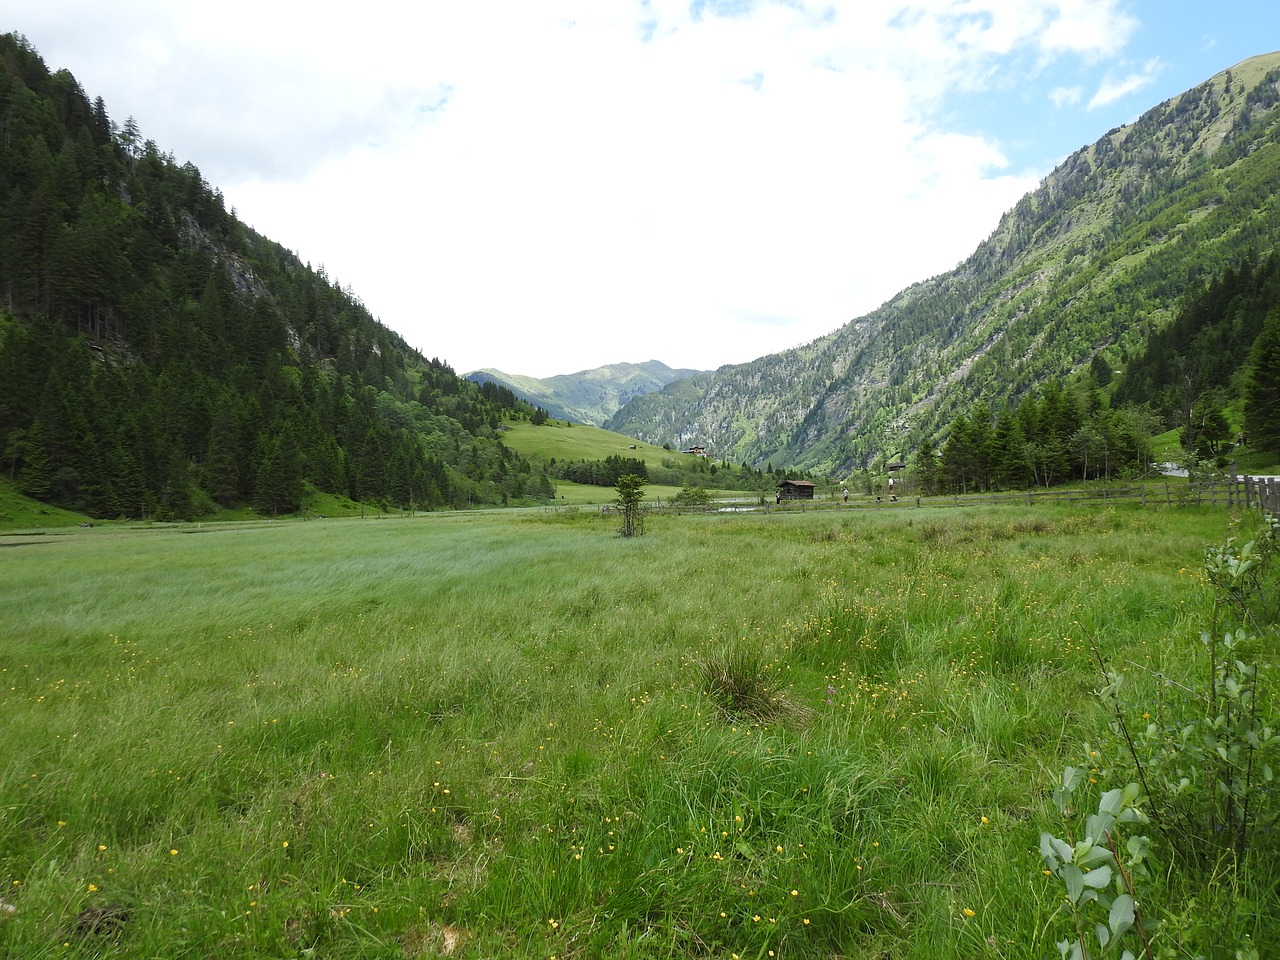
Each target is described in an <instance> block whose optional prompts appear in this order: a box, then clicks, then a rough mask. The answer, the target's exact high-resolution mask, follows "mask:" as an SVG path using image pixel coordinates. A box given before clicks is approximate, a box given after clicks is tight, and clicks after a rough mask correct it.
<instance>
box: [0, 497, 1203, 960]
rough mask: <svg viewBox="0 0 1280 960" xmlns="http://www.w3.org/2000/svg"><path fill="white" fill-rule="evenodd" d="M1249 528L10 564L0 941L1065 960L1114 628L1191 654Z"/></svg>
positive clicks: (883, 526) (1007, 513) (1168, 516)
mask: <svg viewBox="0 0 1280 960" xmlns="http://www.w3.org/2000/svg"><path fill="white" fill-rule="evenodd" d="M1225 526H1226V517H1225V516H1224V515H1223V514H1221V513H1220V512H1210V511H1204V512H1201V511H1196V510H1182V511H1177V512H1141V511H1138V510H1126V509H1119V510H1109V511H1105V512H1093V513H1079V512H1071V511H1068V510H1065V509H1057V508H1036V509H1035V511H1034V512H1032V511H1029V510H1023V509H1022V508H1014V507H1004V508H999V509H998V510H989V511H984V510H978V509H975V510H967V509H965V510H947V511H937V512H931V511H928V510H922V511H910V512H907V511H904V512H901V513H892V512H888V511H886V512H882V513H877V514H875V515H860V516H856V517H850V518H846V519H842V520H840V521H839V522H837V523H835V524H834V525H833V523H832V521H831V519H830V517H829V516H820V515H816V514H808V515H806V514H796V515H777V514H774V515H771V516H748V515H736V516H732V517H720V516H708V517H654V518H651V519H650V522H649V524H648V526H647V528H646V529H647V532H646V535H645V536H644V537H642V538H635V539H633V540H623V539H620V538H618V537H617V536H616V535H615V529H614V527H615V522H614V521H613V520H612V519H610V518H601V517H599V516H597V515H594V514H591V513H586V512H584V513H582V514H576V515H575V514H529V515H525V516H523V517H516V516H513V515H510V514H506V515H467V516H457V517H435V516H433V517H425V518H416V519H403V520H379V521H368V522H363V523H362V522H359V521H321V522H314V523H305V524H301V523H295V524H262V525H245V526H242V527H235V528H213V529H206V530H204V531H203V532H200V528H188V529H187V530H165V531H154V530H139V531H128V530H102V529H95V530H90V531H74V532H72V533H67V534H63V535H57V536H49V537H45V538H41V539H42V540H44V541H47V542H45V543H42V544H41V545H38V546H26V545H23V546H14V547H8V548H3V549H0V584H2V587H0V589H2V590H3V600H4V602H3V605H0V637H3V644H2V646H0V716H3V718H4V723H3V728H2V730H0V902H2V903H3V904H5V907H3V908H0V955H4V954H5V952H6V951H7V953H8V955H12V956H15V957H46V956H49V957H52V956H58V957H66V956H86V957H87V956H98V955H104V954H108V953H109V954H110V955H113V956H120V957H139V958H141V957H154V956H165V957H181V956H192V957H207V956H220V957H221V956H227V957H236V956H244V957H250V956H252V957H260V956H268V957H273V956H278V957H291V956H304V955H307V956H323V957H326V958H330V957H332V958H344V957H351V958H356V957H360V958H365V957H430V956H442V955H452V956H466V957H492V956H498V955H503V956H524V957H548V956H552V955H554V956H557V957H592V956H631V957H688V956H731V955H735V954H736V955H738V956H741V957H747V956H751V957H756V956H769V955H770V951H772V955H773V956H776V957H822V958H826V957H836V956H879V955H882V954H886V953H891V954H892V955H893V956H894V957H895V958H935V957H937V958H941V957H948V958H950V957H987V956H1036V955H1044V954H1046V953H1048V952H1051V951H1052V950H1053V948H1052V946H1051V944H1050V943H1049V941H1048V940H1047V939H1046V930H1047V928H1048V927H1047V924H1048V918H1049V917H1050V916H1051V915H1052V913H1053V911H1054V909H1055V907H1056V902H1055V900H1054V895H1055V894H1054V891H1053V889H1052V888H1051V887H1050V886H1049V884H1048V883H1047V882H1046V883H1043V884H1041V883H1040V882H1039V881H1040V879H1042V878H1041V873H1040V868H1039V863H1038V856H1037V854H1036V852H1035V850H1036V844H1037V837H1038V834H1039V831H1040V829H1042V819H1043V818H1044V817H1045V816H1047V815H1048V813H1047V811H1048V809H1049V806H1048V803H1047V799H1046V789H1047V788H1048V786H1049V784H1051V782H1052V774H1051V773H1049V772H1048V771H1051V770H1053V769H1055V768H1056V767H1057V766H1059V765H1060V764H1061V763H1062V761H1063V760H1064V758H1069V757H1072V756H1074V755H1075V753H1076V752H1077V751H1079V750H1080V749H1081V744H1082V743H1083V742H1084V741H1086V740H1091V739H1096V737H1097V736H1098V734H1099V732H1100V731H1104V730H1105V729H1106V726H1107V717H1106V715H1105V712H1104V711H1103V709H1102V708H1101V707H1100V706H1099V705H1098V703H1097V701H1096V699H1095V698H1094V697H1093V696H1092V693H1091V691H1092V689H1093V688H1094V687H1096V685H1097V679H1096V665H1095V664H1094V662H1093V661H1092V659H1091V654H1090V651H1089V641H1090V640H1094V641H1096V642H1098V643H1100V644H1104V645H1106V646H1108V648H1109V650H1110V652H1111V655H1112V656H1115V657H1117V658H1125V659H1127V660H1131V661H1133V662H1135V663H1139V664H1143V665H1150V666H1151V668H1152V669H1157V668H1158V669H1161V670H1166V671H1171V672H1175V673H1176V671H1178V670H1180V669H1183V668H1184V667H1185V668H1189V666H1190V665H1191V664H1192V663H1193V662H1194V649H1193V648H1194V647H1195V646H1196V645H1197V644H1198V639H1197V638H1198V629H1199V624H1200V622H1201V621H1202V620H1203V618H1204V615H1205V612H1206V609H1207V604H1208V602H1209V599H1208V591H1207V590H1206V587H1205V584H1204V583H1203V580H1202V578H1201V577H1200V576H1199V574H1198V570H1199V567H1198V558H1199V554H1200V551H1201V550H1202V548H1203V547H1204V546H1205V545H1206V544H1208V543H1211V542H1213V541H1215V540H1217V539H1218V538H1220V537H1221V535H1222V532H1223V530H1224V529H1225ZM733 684H745V686H741V687H732V685H733ZM726 685H729V688H730V689H731V692H730V694H729V696H728V698H726V696H725V689H726ZM756 696H759V697H762V699H752V697H756ZM108 910H109V911H111V912H110V913H108V914H103V913H101V912H102V911H108ZM94 911H98V913H94ZM104 915H105V916H107V917H109V918H110V922H101V923H95V922H94V918H95V917H100V916H104Z"/></svg>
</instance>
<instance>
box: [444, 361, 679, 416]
mask: <svg viewBox="0 0 1280 960" xmlns="http://www.w3.org/2000/svg"><path fill="white" fill-rule="evenodd" d="M697 372H698V371H696V370H673V369H671V367H668V366H667V365H666V364H665V363H662V362H661V361H659V360H649V361H646V362H645V363H610V364H607V365H605V366H603V367H595V368H593V369H591V370H580V371H578V372H577V373H565V374H559V375H557V376H554V377H547V378H545V379H538V378H537V377H526V376H521V375H519V374H509V373H503V372H502V371H501V370H491V369H485V370H476V371H474V372H472V373H469V374H467V379H468V380H473V381H475V382H476V383H486V382H491V383H496V384H498V385H500V386H504V387H507V388H508V389H510V390H511V392H512V393H514V394H515V395H516V396H517V397H519V398H520V399H522V400H527V401H528V402H529V403H532V404H534V405H535V406H539V407H542V409H544V410H545V411H546V412H547V413H548V414H549V415H550V416H552V417H555V418H556V419H558V420H573V421H576V422H577V423H589V424H591V425H592V426H599V425H600V424H602V423H604V422H605V421H606V420H608V419H609V418H610V417H611V416H613V415H614V414H615V413H617V412H618V410H619V409H620V408H621V407H624V406H626V404H627V403H629V402H630V401H631V400H633V399H634V398H636V397H641V396H644V395H645V394H649V393H654V392H655V391H658V390H661V389H662V388H663V387H665V386H666V385H667V384H669V383H672V382H674V381H676V380H681V379H684V378H686V377H691V376H694V375H695V374H696V373H697Z"/></svg>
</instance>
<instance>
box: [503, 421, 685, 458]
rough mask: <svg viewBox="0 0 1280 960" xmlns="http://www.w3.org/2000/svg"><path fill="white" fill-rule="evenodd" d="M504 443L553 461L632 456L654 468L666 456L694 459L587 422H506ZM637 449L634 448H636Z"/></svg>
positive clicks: (531, 455)
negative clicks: (540, 424)
mask: <svg viewBox="0 0 1280 960" xmlns="http://www.w3.org/2000/svg"><path fill="white" fill-rule="evenodd" d="M504 426H505V427H506V430H505V432H504V433H503V434H502V440H503V443H505V444H506V445H507V446H508V447H510V448H511V449H512V450H514V451H516V452H517V453H518V454H520V455H521V456H524V457H543V458H545V459H547V460H550V459H551V458H552V457H555V458H556V459H557V460H603V459H604V458H605V457H614V456H620V457H632V458H634V459H636V460H643V461H644V462H645V464H646V466H648V467H650V468H655V467H659V466H661V465H662V461H663V458H667V459H670V458H672V457H677V458H680V459H687V460H689V461H692V460H693V459H694V457H693V456H692V455H691V454H684V453H674V452H672V451H671V450H668V449H666V448H664V447H660V446H655V445H654V444H651V443H645V442H644V441H643V440H635V439H633V438H631V437H627V436H623V435H622V434H620V433H614V432H612V431H610V430H604V429H602V428H600V427H592V426H587V425H583V424H569V423H566V422H565V421H563V420H551V421H548V422H547V423H545V424H543V425H542V426H536V427H535V426H534V425H533V424H531V423H529V422H528V421H527V420H519V421H515V422H509V423H506V424H504ZM633 448H634V449H633Z"/></svg>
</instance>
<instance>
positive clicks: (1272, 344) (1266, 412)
mask: <svg viewBox="0 0 1280 960" xmlns="http://www.w3.org/2000/svg"><path fill="white" fill-rule="evenodd" d="M1244 426H1245V434H1246V437H1247V439H1248V441H1249V444H1250V446H1252V447H1254V448H1255V449H1258V450H1265V451H1267V452H1268V453H1273V454H1277V455H1280V310H1273V311H1272V312H1271V314H1270V315H1269V316H1268V317H1267V320H1266V322H1265V323H1264V324H1263V327H1262V332H1261V333H1260V334H1259V335H1258V339H1257V340H1256V341H1254V344H1253V351H1252V352H1251V353H1250V355H1249V379H1248V381H1247V383H1246V385H1245V399H1244Z"/></svg>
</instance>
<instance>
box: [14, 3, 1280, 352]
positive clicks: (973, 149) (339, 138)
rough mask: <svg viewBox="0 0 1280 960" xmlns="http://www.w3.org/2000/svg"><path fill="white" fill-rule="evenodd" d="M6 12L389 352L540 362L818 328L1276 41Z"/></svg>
mask: <svg viewBox="0 0 1280 960" xmlns="http://www.w3.org/2000/svg"><path fill="white" fill-rule="evenodd" d="M6 6H7V7H8V10H7V12H6V13H5V14H4V15H3V16H2V18H0V30H4V31H9V30H12V31H16V32H18V33H21V34H24V35H25V36H26V37H27V39H28V40H29V41H30V42H31V43H32V45H33V46H34V47H35V48H36V49H37V51H39V53H40V54H41V56H42V57H43V58H44V60H45V62H46V64H47V65H48V66H49V68H50V69H52V70H58V69H61V68H66V69H68V70H70V71H71V72H72V73H73V74H74V75H75V76H76V78H77V79H78V80H79V81H80V84H81V86H82V87H83V88H84V90H85V93H86V94H87V95H88V96H89V98H90V99H93V98H94V97H98V96H101V97H102V98H103V99H104V100H105V101H106V105H107V109H108V112H109V113H110V115H111V117H112V119H113V120H114V121H115V122H116V123H123V122H124V121H125V119H126V118H128V117H130V116H132V117H133V118H134V119H135V120H136V122H137V124H138V126H139V128H140V130H141V132H142V135H143V137H144V138H146V139H151V140H154V141H155V143H156V144H157V146H158V147H159V148H160V149H161V150H162V151H166V152H169V153H172V154H173V155H174V157H175V159H176V160H177V161H178V162H179V163H184V162H187V161H191V162H192V163H194V164H195V165H196V166H198V167H199V168H200V170H201V172H202V173H203V175H204V177H205V179H206V180H207V181H208V182H209V183H210V184H212V185H213V186H215V187H217V188H219V189H221V190H222V192H223V194H224V195H225V197H226V201H227V204H228V206H229V207H232V208H234V209H235V211H236V213H237V214H238V215H239V217H240V219H242V220H243V221H245V222H246V223H248V224H249V225H250V226H252V227H254V228H255V229H256V230H258V231H259V232H260V233H262V234H265V235H266V236H268V237H270V238H271V239H273V240H276V241H279V242H280V243H282V244H284V245H285V246H286V247H288V248H289V249H291V250H293V251H295V252H296V253H297V254H298V255H299V256H300V257H302V259H303V260H304V261H308V262H310V263H311V264H312V265H314V266H320V265H322V264H323V265H324V267H325V269H326V271H327V272H328V275H329V277H330V278H331V279H333V280H336V281H338V282H340V283H341V284H342V285H343V286H345V287H349V288H350V289H351V290H352V291H353V292H354V293H355V294H356V295H357V296H359V297H360V299H361V300H363V301H364V303H365V305H366V306H367V307H368V308H369V310H370V311H371V312H372V313H373V314H374V316H376V317H378V318H379V319H380V320H381V321H382V322H383V323H385V324H386V325H387V326H389V327H390V328H392V329H393V330H395V331H397V332H398V333H400V334H401V335H402V336H404V338H405V339H406V340H407V341H408V342H409V343H410V344H411V345H412V346H414V347H416V348H418V349H419V350H421V351H422V352H423V353H425V354H426V355H427V356H429V357H432V356H435V357H439V358H440V359H442V360H444V361H446V362H448V363H450V364H451V365H452V366H453V367H454V368H455V369H456V370H457V371H458V372H459V373H465V372H467V371H470V370H473V369H476V368H479V367H496V368H499V369H501V370H504V371H506V372H507V373H517V374H527V375H531V376H540V377H545V376H550V375H552V374H557V373H571V372H574V371H577V370H582V369H586V368H590V367H595V366H599V365H602V364H605V363H614V362H619V361H642V360H648V359H658V360H662V361H663V362H665V363H667V364H669V365H671V366H673V367H692V368H700V369H712V368H715V367H718V366H720V365H722V364H725V363H738V362H742V361H746V360H750V359H753V358H755V357H758V356H762V355H764V354H767V353H773V352H777V351H779V350H784V349H787V348H789V347H793V346H798V345H799V344H802V343H805V342H808V341H810V340H812V339H814V338H815V337H818V336H821V335H823V334H826V333H830V332H831V331H833V330H835V329H837V328H838V327H840V326H841V325H842V324H844V323H845V322H847V321H848V320H851V319H853V318H855V317H858V316H861V315H862V314H864V313H866V312H868V311H869V310H872V309H874V308H875V307H876V306H878V305H879V304H881V303H883V302H884V301H885V300H887V299H888V298H889V297H891V296H892V295H893V294H895V293H896V292H898V291H899V290H900V289H902V288H903V287H905V286H907V285H908V284H910V283H912V282H915V281H917V280H922V279H925V278H926V277H929V276H932V275H934V274H937V273H941V272H945V271H947V270H949V269H951V268H952V267H954V266H955V265H956V264H957V263H959V262H960V261H961V260H963V259H964V258H965V257H966V256H967V255H968V254H969V253H971V252H972V250H973V248H974V247H975V246H976V245H977V244H978V243H979V242H980V241H981V240H983V239H984V238H985V237H986V236H988V235H989V234H990V233H991V231H992V230H993V229H994V228H995V226H996V223H997V222H998V220H999V218H1000V215H1001V214H1002V213H1004V212H1005V211H1006V210H1008V209H1009V208H1010V207H1012V206H1013V204H1014V203H1015V202H1016V201H1017V200H1018V198H1019V197H1021V196H1022V195H1023V194H1024V193H1026V192H1027V191H1029V190H1031V189H1033V188H1034V187H1035V186H1036V184H1037V183H1038V182H1039V181H1040V179H1041V178H1042V177H1043V176H1044V175H1045V174H1046V173H1048V172H1049V171H1050V170H1051V169H1052V168H1053V167H1054V166H1056V165H1057V164H1058V163H1060V162H1061V161H1062V160H1063V159H1065V158H1066V157H1067V156H1068V155H1069V154H1070V153H1071V152H1072V151H1074V150H1075V149H1077V148H1078V147H1081V146H1084V145H1085V144H1088V143H1092V142H1093V141H1095V140H1097V139H1098V138H1099V137H1101V136H1102V135H1103V134H1104V133H1106V132H1107V131H1108V130H1109V129H1111V128H1112V127H1115V126H1118V125H1120V124H1122V123H1127V122H1129V121H1131V120H1134V119H1136V118H1137V117H1138V116H1139V115H1140V114H1141V113H1143V112H1144V111H1145V110H1147V109H1148V108H1150V107H1152V106H1154V105H1155V104H1157V103H1159V102H1161V101H1163V100H1165V99H1167V98H1169V97H1171V96H1174V95H1176V94H1178V93H1180V92H1182V91H1183V90H1186V89H1188V88H1190V87H1192V86H1195V85H1196V84H1198V83H1200V82H1201V81H1203V80H1206V79H1208V78H1209V77H1210V76H1212V75H1213V74H1215V73H1217V72H1218V71H1220V70H1223V69H1225V68H1227V67H1229V66H1231V65H1233V64H1234V63H1236V62H1238V61H1240V60H1243V59H1245V58H1247V57H1250V56H1254V55H1256V54H1261V53H1267V52H1270V51H1272V50H1274V49H1277V48H1280V3H1275V2H1274V0H1220V2H1219V3H1216V4H1213V5H1212V7H1210V5H1208V4H1205V3H1203V2H1199V0H1196V2H1192V0H916V2H905V0H904V2H899V0H818V2H809V0H692V2H690V0H457V2H452V3H443V2H437V0H420V2H417V3H384V2H378V0H369V2H363V3H361V2H352V0H347V2H344V3H331V2H327V0H321V2H316V0H310V2H306V3H294V2H282V0H257V2H252V3H249V2H243V0H222V2H219V3H216V4H214V3H209V2H207V0H202V2H199V3H195V2H187V0H116V2H112V3H103V2H102V0H87V2H63V0H19V2H17V3H16V4H6ZM3 21H7V22H3Z"/></svg>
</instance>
